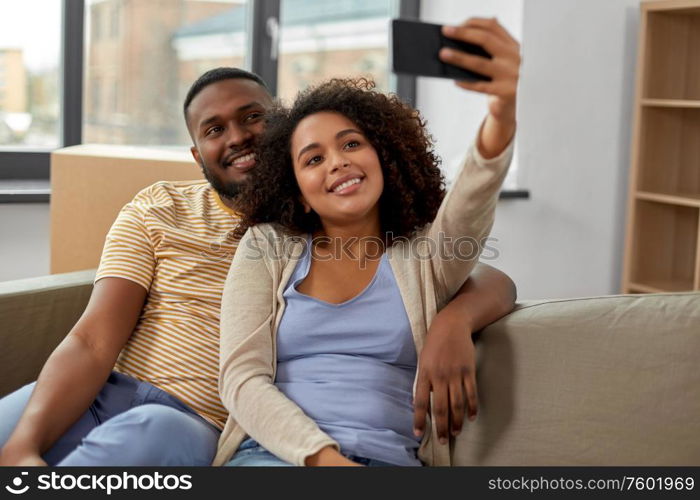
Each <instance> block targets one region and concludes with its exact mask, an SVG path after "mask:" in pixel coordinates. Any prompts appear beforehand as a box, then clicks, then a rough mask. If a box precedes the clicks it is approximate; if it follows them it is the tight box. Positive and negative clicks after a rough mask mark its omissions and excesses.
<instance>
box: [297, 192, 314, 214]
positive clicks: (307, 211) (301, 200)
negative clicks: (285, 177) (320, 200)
mask: <svg viewBox="0 0 700 500" xmlns="http://www.w3.org/2000/svg"><path fill="white" fill-rule="evenodd" d="M299 203H301V206H303V207H304V213H305V214H310V213H311V205H309V204H308V203H307V201H306V200H305V199H304V196H303V195H299Z"/></svg>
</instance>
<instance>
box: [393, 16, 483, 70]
mask: <svg viewBox="0 0 700 500" xmlns="http://www.w3.org/2000/svg"><path fill="white" fill-rule="evenodd" d="M441 28H442V26H441V25H439V24H430V23H421V22H417V21H405V20H403V19H394V20H392V21H391V52H392V57H391V60H392V70H393V71H394V73H405V74H409V75H420V76H434V77H438V78H450V79H452V80H469V81H487V82H489V81H491V78H490V77H488V76H485V75H481V74H479V73H475V72H473V71H469V70H466V69H463V68H459V67H457V66H453V65H452V64H447V63H444V62H442V61H441V60H440V59H439V58H438V52H440V49H441V48H442V47H449V48H453V49H457V50H461V51H463V52H467V53H469V54H474V55H477V56H481V57H486V58H488V59H491V54H489V53H488V52H486V50H484V49H483V47H481V46H479V45H474V44H472V43H467V42H461V41H457V40H452V39H451V38H447V37H446V36H444V35H443V34H442V32H441Z"/></svg>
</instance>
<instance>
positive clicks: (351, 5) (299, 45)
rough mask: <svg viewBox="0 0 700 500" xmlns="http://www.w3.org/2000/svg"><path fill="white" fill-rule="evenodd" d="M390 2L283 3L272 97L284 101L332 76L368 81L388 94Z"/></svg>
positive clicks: (294, 0)
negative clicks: (276, 70) (277, 61)
mask: <svg viewBox="0 0 700 500" xmlns="http://www.w3.org/2000/svg"><path fill="white" fill-rule="evenodd" d="M394 4H395V2H392V1H391V0H283V1H282V4H281V7H282V12H281V16H280V25H281V32H280V47H279V53H280V57H279V65H278V79H277V94H278V95H279V96H280V97H281V98H282V99H285V100H287V101H288V100H290V99H291V98H293V97H294V96H295V95H296V93H297V92H298V91H299V90H301V89H303V88H305V87H307V86H308V85H311V84H314V83H318V82H320V81H322V80H326V79H328V78H332V77H350V76H352V77H357V76H365V77H368V78H370V79H372V80H374V82H375V83H376V84H377V88H379V89H381V90H384V91H389V90H391V87H392V86H391V82H390V75H391V72H390V71H389V51H388V48H389V20H390V19H391V18H392V17H393V16H394V14H395V12H394Z"/></svg>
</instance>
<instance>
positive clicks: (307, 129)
mask: <svg viewBox="0 0 700 500" xmlns="http://www.w3.org/2000/svg"><path fill="white" fill-rule="evenodd" d="M291 154H292V162H293V165H294V174H295V176H296V179H297V183H298V184H299V189H300V190H301V194H302V203H304V205H305V207H308V208H311V209H312V210H314V211H315V212H316V213H317V214H318V215H319V217H321V221H322V222H323V223H324V224H328V223H330V224H334V225H347V224H356V223H358V222H365V221H370V220H371V219H372V218H376V220H378V219H379V205H378V201H379V198H380V196H381V194H382V190H383V189H384V177H383V175H382V168H381V165H380V163H379V157H378V156H377V151H376V150H375V149H374V147H373V146H372V145H371V144H370V142H369V141H368V140H367V138H366V137H365V136H364V135H363V133H362V132H361V131H360V127H358V126H357V125H355V124H354V123H353V122H352V121H350V120H349V119H348V118H346V117H345V116H344V115H341V114H339V113H334V112H330V111H328V112H325V111H324V112H321V113H315V114H313V115H309V116H307V117H306V118H304V119H303V120H301V121H300V122H299V124H298V125H297V128H296V129H295V130H294V133H293V134H292V140H291Z"/></svg>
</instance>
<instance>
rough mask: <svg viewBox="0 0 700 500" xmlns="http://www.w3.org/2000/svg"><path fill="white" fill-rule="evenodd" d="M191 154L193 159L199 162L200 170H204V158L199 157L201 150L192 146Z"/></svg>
mask: <svg viewBox="0 0 700 500" xmlns="http://www.w3.org/2000/svg"><path fill="white" fill-rule="evenodd" d="M190 153H192V158H194V161H196V162H197V165H199V168H202V161H201V160H202V158H201V157H200V156H199V150H198V149H197V146H192V147H191V148H190Z"/></svg>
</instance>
